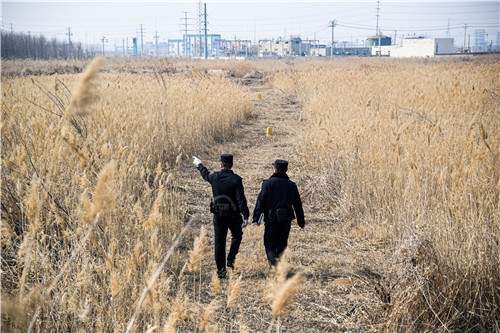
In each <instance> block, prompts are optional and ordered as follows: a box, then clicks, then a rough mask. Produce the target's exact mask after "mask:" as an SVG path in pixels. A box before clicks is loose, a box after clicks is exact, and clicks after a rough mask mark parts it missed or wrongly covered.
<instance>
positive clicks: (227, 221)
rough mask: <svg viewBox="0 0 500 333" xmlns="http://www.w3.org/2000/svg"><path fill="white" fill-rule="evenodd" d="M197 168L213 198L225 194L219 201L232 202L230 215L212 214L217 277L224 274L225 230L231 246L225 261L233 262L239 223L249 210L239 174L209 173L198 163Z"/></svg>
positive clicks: (237, 248) (227, 171)
mask: <svg viewBox="0 0 500 333" xmlns="http://www.w3.org/2000/svg"><path fill="white" fill-rule="evenodd" d="M198 170H199V171H200V174H201V176H202V177H203V179H205V180H206V181H207V182H209V183H210V185H212V194H213V196H214V198H217V197H219V196H227V197H228V198H230V201H229V200H227V198H222V199H219V200H220V202H221V203H226V204H227V203H231V201H232V204H234V206H235V209H233V213H232V216H224V217H222V216H220V215H219V214H217V213H215V214H214V218H213V221H214V235H215V237H214V242H215V244H214V250H215V263H216V265H217V274H218V275H219V277H224V276H225V275H226V238H227V231H228V230H231V236H232V239H231V247H230V248H229V253H228V256H227V261H228V262H230V263H234V260H235V259H236V254H238V250H239V248H240V244H241V239H242V237H243V231H242V230H241V225H242V223H243V219H242V215H243V217H244V218H245V219H248V216H249V215H250V214H249V211H248V206H247V200H246V198H245V190H244V188H243V182H242V179H241V177H240V176H238V175H237V174H235V173H234V172H233V171H232V170H225V169H222V170H221V171H219V172H212V173H210V172H209V171H208V170H207V168H206V167H204V166H203V164H200V165H198Z"/></svg>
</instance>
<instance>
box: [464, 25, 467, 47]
mask: <svg viewBox="0 0 500 333" xmlns="http://www.w3.org/2000/svg"><path fill="white" fill-rule="evenodd" d="M466 38H467V23H465V24H464V48H463V51H464V53H465V40H466Z"/></svg>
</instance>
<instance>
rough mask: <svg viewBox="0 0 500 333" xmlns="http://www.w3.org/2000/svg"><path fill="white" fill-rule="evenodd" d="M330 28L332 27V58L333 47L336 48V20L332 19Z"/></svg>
mask: <svg viewBox="0 0 500 333" xmlns="http://www.w3.org/2000/svg"><path fill="white" fill-rule="evenodd" d="M330 28H332V51H331V52H330V58H333V49H334V48H335V39H334V38H333V37H334V29H335V20H332V21H330Z"/></svg>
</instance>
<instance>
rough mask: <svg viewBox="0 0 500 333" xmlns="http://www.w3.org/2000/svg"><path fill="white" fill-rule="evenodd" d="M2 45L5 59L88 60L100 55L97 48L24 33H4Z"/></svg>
mask: <svg viewBox="0 0 500 333" xmlns="http://www.w3.org/2000/svg"><path fill="white" fill-rule="evenodd" d="M1 44H2V51H1V54H2V55H1V56H2V58H3V59H35V60H36V59H44V60H47V59H86V58H92V57H95V56H96V55H97V54H98V53H100V52H99V48H98V47H96V46H91V47H83V45H82V43H80V42H76V43H69V42H68V41H66V42H62V41H59V40H57V39H56V38H51V39H48V38H46V37H45V36H43V35H31V34H26V33H23V32H6V31H2V43H1Z"/></svg>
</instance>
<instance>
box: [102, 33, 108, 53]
mask: <svg viewBox="0 0 500 333" xmlns="http://www.w3.org/2000/svg"><path fill="white" fill-rule="evenodd" d="M101 42H102V56H103V57H104V55H105V53H104V42H106V43H107V42H108V40H107V38H106V37H104V36H102V38H101Z"/></svg>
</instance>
